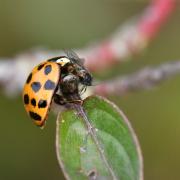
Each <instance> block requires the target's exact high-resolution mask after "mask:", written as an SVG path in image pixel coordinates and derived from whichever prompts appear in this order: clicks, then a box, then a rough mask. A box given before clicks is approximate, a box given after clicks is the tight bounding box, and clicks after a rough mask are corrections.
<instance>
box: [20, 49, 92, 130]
mask: <svg viewBox="0 0 180 180" xmlns="http://www.w3.org/2000/svg"><path fill="white" fill-rule="evenodd" d="M83 61H84V60H83V59H80V58H79V57H78V56H77V54H75V53H74V52H73V51H68V52H67V54H66V56H59V57H54V58H51V59H48V60H47V61H45V62H42V63H40V64H39V65H37V66H36V67H34V68H33V70H32V71H31V73H30V74H29V76H28V78H27V80H26V82H25V85H24V89H23V102H24V106H25V110H26V111H27V113H28V114H29V116H30V117H31V119H33V121H34V123H35V124H36V125H37V126H40V127H43V126H44V125H45V122H46V119H47V117H48V113H49V110H50V107H51V103H52V101H53V100H54V102H55V103H57V104H59V105H64V104H66V103H75V102H81V100H80V98H78V99H75V100H73V99H70V98H69V97H70V94H72V93H74V92H75V93H77V94H78V95H79V89H78V87H79V85H83V88H82V89H86V86H91V85H92V76H91V74H90V73H89V72H88V70H87V69H86V68H85V67H84V66H83ZM78 97H80V96H78ZM69 99H70V100H69Z"/></svg>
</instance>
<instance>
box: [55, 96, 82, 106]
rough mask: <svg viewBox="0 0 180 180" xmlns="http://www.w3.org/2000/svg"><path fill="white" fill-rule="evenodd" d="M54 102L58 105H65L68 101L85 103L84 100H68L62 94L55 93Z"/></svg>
mask: <svg viewBox="0 0 180 180" xmlns="http://www.w3.org/2000/svg"><path fill="white" fill-rule="evenodd" d="M54 102H55V103H56V104H58V105H65V104H67V103H74V104H80V105H82V104H83V100H81V99H74V100H66V99H65V98H64V97H63V96H62V95H59V94H55V95H54Z"/></svg>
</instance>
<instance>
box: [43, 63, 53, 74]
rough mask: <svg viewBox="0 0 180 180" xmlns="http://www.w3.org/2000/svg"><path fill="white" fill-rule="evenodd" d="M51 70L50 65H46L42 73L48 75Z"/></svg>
mask: <svg viewBox="0 0 180 180" xmlns="http://www.w3.org/2000/svg"><path fill="white" fill-rule="evenodd" d="M51 71H52V66H51V65H47V66H46V67H45V69H44V74H46V75H48V74H49V73H50V72H51Z"/></svg>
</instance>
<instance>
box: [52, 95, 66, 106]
mask: <svg viewBox="0 0 180 180" xmlns="http://www.w3.org/2000/svg"><path fill="white" fill-rule="evenodd" d="M54 102H55V103H56V104H58V105H65V104H66V103H67V101H66V99H65V98H64V97H63V96H61V95H59V94H55V95H54Z"/></svg>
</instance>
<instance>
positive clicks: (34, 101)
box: [31, 98, 36, 107]
mask: <svg viewBox="0 0 180 180" xmlns="http://www.w3.org/2000/svg"><path fill="white" fill-rule="evenodd" d="M31 104H32V105H33V106H34V107H35V106H36V100H35V99H34V98H33V99H31Z"/></svg>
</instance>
